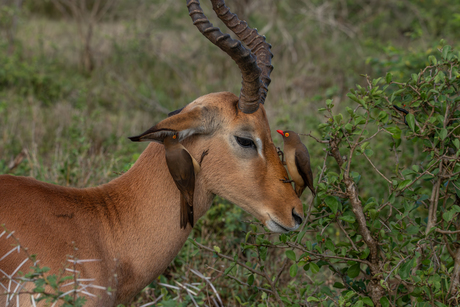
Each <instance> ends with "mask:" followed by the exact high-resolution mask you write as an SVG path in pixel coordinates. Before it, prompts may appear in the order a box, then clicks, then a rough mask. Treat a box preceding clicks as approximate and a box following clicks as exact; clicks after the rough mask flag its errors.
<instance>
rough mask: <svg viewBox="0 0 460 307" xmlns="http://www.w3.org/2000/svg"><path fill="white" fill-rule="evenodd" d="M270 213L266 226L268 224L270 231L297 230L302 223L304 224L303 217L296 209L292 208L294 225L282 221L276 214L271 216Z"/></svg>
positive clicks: (292, 222)
mask: <svg viewBox="0 0 460 307" xmlns="http://www.w3.org/2000/svg"><path fill="white" fill-rule="evenodd" d="M267 214H268V220H267V221H266V222H265V226H267V228H268V229H270V231H273V232H289V231H293V230H296V229H297V228H299V226H300V224H302V221H303V218H302V217H301V216H300V214H298V213H297V212H295V209H292V220H291V223H290V224H291V225H292V224H294V226H291V225H289V226H288V225H286V224H285V223H282V222H280V221H279V220H278V219H277V218H276V217H275V216H271V215H270V214H269V213H267Z"/></svg>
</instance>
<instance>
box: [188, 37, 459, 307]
mask: <svg viewBox="0 0 460 307" xmlns="http://www.w3.org/2000/svg"><path fill="white" fill-rule="evenodd" d="M459 58H460V54H459V53H458V52H455V51H453V50H451V47H450V46H448V45H446V46H444V47H443V48H442V51H441V52H440V57H439V56H438V57H435V56H429V58H428V60H427V62H428V65H427V66H425V67H424V68H423V69H422V70H421V71H419V72H415V73H413V74H412V75H411V77H410V79H409V80H407V81H403V82H397V81H394V80H393V79H392V78H393V76H392V74H391V73H388V74H387V75H386V76H385V77H381V78H378V79H371V78H369V77H367V76H366V83H367V86H366V87H361V86H359V85H358V86H357V87H356V88H355V89H352V90H350V92H349V93H348V95H347V96H348V97H349V98H350V100H351V101H352V102H353V104H354V105H351V107H347V108H346V113H344V114H340V113H335V112H334V111H333V107H334V103H333V101H332V100H328V101H327V102H326V106H325V107H324V108H321V109H319V111H320V112H322V113H323V114H324V115H325V118H326V121H325V123H323V124H320V129H321V131H322V134H321V137H320V138H315V139H316V140H317V141H318V142H319V143H321V144H325V145H326V147H325V150H326V151H327V153H328V155H327V156H326V157H325V158H324V161H323V162H324V163H323V166H322V167H318V168H317V171H316V174H317V176H316V186H317V197H316V198H315V199H314V200H313V201H312V202H311V203H310V204H309V206H308V210H307V222H306V223H304V225H303V226H302V228H301V230H300V231H296V232H291V233H289V234H281V235H279V236H277V238H276V237H274V236H273V234H270V233H268V232H266V229H265V230H262V229H261V228H260V227H257V226H256V225H250V231H248V232H247V234H246V236H245V241H244V243H241V247H240V248H241V249H242V251H243V252H244V253H245V255H246V260H247V261H241V259H238V258H233V257H231V256H229V255H226V254H225V253H224V252H222V251H221V249H220V247H218V246H215V247H214V249H211V248H208V247H206V246H204V245H202V244H200V243H198V242H197V241H195V240H194V241H193V244H194V245H195V246H196V247H197V248H200V249H202V250H205V251H206V250H207V251H209V252H213V253H214V254H215V255H216V256H218V257H221V258H222V259H224V260H225V261H227V262H228V264H227V265H226V269H225V271H224V276H227V278H231V279H232V280H236V281H237V282H238V283H239V284H242V285H244V286H245V287H247V288H248V289H249V296H248V297H244V298H236V300H237V301H238V302H239V303H240V304H241V305H251V306H283V305H284V306H311V305H318V306H384V307H388V306H435V305H436V306H458V304H459V302H458V300H459V297H460V293H459V289H460V256H459V255H460V248H459V247H458V243H457V242H458V240H459V236H460V223H459V216H458V214H459V213H460V199H459V196H460V180H459V175H460V163H459V161H460V157H459V154H460V141H459V134H460V130H459V129H458V126H459V125H460V122H459V117H460V110H459V108H458V106H459V103H460V96H459V95H458V88H459V87H460V73H459V69H460V65H459ZM382 140H384V142H385V143H384V144H381V141H382ZM375 148H379V149H378V150H383V149H384V148H385V150H386V151H390V152H392V156H391V157H389V161H380V160H379V159H378V158H376V157H378V155H376V152H375ZM414 151H417V152H419V154H414ZM408 154H409V155H411V156H410V157H407V156H406V155H408ZM362 164H365V168H364V169H365V170H363V167H362ZM388 166H391V167H388ZM357 168H358V169H360V170H361V171H360V172H358V171H356V169H357ZM375 177H380V178H381V179H383V182H384V184H382V186H374V187H373V188H372V187H371V188H369V186H368V187H367V189H369V190H367V191H366V190H363V189H362V186H363V183H364V182H366V181H371V182H372V181H375V179H374V178H375ZM364 186H365V184H364ZM274 253H275V254H277V255H278V259H280V258H281V259H283V261H284V262H283V261H279V260H278V261H277V263H276V265H274V264H273V261H274V260H273V254H274ZM282 254H284V257H282ZM267 255H270V256H269V257H267ZM287 273H288V274H289V276H290V277H291V278H292V280H290V281H289V282H288V283H287V284H280V282H279V281H280V276H282V275H283V274H287ZM251 293H252V294H251Z"/></svg>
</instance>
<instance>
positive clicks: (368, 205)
mask: <svg viewBox="0 0 460 307" xmlns="http://www.w3.org/2000/svg"><path fill="white" fill-rule="evenodd" d="M375 207H377V204H376V203H375V202H370V203H368V204H366V205H365V206H364V209H363V212H367V211H369V210H370V209H374V208H375Z"/></svg>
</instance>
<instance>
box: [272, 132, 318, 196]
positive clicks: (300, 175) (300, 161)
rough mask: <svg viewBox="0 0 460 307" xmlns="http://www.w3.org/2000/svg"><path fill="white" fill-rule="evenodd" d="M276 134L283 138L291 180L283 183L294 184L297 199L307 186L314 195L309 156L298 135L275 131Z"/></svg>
mask: <svg viewBox="0 0 460 307" xmlns="http://www.w3.org/2000/svg"><path fill="white" fill-rule="evenodd" d="M276 132H278V133H279V134H281V135H282V136H283V141H284V154H285V159H286V162H285V163H286V165H287V169H288V172H289V174H290V175H291V179H292V180H284V181H285V182H294V184H295V192H296V194H297V196H298V197H300V196H301V195H302V193H303V191H304V190H305V188H306V187H307V186H308V188H309V189H310V191H311V192H312V193H313V195H315V188H314V187H313V174H312V172H311V166H310V154H309V153H308V149H307V147H306V146H305V145H304V144H303V143H302V142H301V141H300V137H299V135H298V134H297V133H295V132H294V131H283V130H276Z"/></svg>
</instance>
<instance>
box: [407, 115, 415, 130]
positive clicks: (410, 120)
mask: <svg viewBox="0 0 460 307" xmlns="http://www.w3.org/2000/svg"><path fill="white" fill-rule="evenodd" d="M406 122H407V124H408V125H409V128H410V129H411V130H412V131H414V132H415V116H414V114H412V113H409V114H407V115H406Z"/></svg>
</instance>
